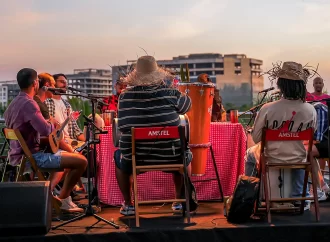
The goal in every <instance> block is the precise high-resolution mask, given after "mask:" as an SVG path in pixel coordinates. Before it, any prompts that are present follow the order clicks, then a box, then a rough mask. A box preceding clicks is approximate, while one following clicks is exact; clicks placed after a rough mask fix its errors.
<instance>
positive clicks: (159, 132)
mask: <svg viewBox="0 0 330 242" xmlns="http://www.w3.org/2000/svg"><path fill="white" fill-rule="evenodd" d="M156 139H157V140H158V139H180V140H181V158H182V163H181V164H164V163H161V164H159V165H144V164H142V165H140V164H139V165H137V162H138V160H137V158H138V157H136V141H137V140H140V141H141V140H156ZM186 149H187V142H186V137H185V127H184V126H181V125H180V126H171V127H150V128H132V166H133V183H134V185H133V191H134V202H135V219H136V227H140V220H139V218H140V217H139V216H140V215H139V214H140V209H139V204H153V203H171V202H185V203H186V209H187V222H188V223H190V208H189V193H188V184H189V183H188V180H187V179H188V172H187V166H186V159H185V151H186ZM148 171H178V172H180V173H183V175H184V186H185V199H171V200H151V201H139V200H138V191H137V175H138V174H139V173H142V172H148Z"/></svg>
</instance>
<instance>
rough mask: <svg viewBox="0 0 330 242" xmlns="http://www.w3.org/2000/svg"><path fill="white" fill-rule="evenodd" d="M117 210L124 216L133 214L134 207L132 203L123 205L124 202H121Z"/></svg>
mask: <svg viewBox="0 0 330 242" xmlns="http://www.w3.org/2000/svg"><path fill="white" fill-rule="evenodd" d="M119 212H120V213H121V214H122V215H125V216H130V215H135V208H134V206H133V205H125V204H123V205H122V206H121V208H120V210H119Z"/></svg>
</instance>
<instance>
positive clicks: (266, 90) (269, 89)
mask: <svg viewBox="0 0 330 242" xmlns="http://www.w3.org/2000/svg"><path fill="white" fill-rule="evenodd" d="M274 89H275V87H270V88H267V89H265V90H262V91H260V92H259V93H263V92H269V91H272V90H274Z"/></svg>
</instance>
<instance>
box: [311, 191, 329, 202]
mask: <svg viewBox="0 0 330 242" xmlns="http://www.w3.org/2000/svg"><path fill="white" fill-rule="evenodd" d="M309 194H310V197H314V196H313V189H312V188H311V189H310V191H309ZM317 197H318V201H319V202H321V201H325V200H327V193H326V192H325V191H323V190H321V189H320V188H317ZM311 202H312V203H313V202H314V200H311Z"/></svg>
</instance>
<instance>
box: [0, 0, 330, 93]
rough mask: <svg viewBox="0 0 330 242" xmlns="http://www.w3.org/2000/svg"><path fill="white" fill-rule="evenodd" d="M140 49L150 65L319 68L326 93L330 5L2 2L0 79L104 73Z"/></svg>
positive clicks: (307, 1) (301, 1)
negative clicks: (191, 61) (236, 60)
mask: <svg viewBox="0 0 330 242" xmlns="http://www.w3.org/2000/svg"><path fill="white" fill-rule="evenodd" d="M139 46H141V47H143V48H144V49H146V50H147V52H148V53H149V54H152V55H153V54H154V55H155V57H156V58H157V59H171V58H172V57H173V56H178V55H185V54H189V53H203V52H216V53H221V54H230V53H244V54H246V55H248V57H253V58H257V59H261V60H263V61H264V65H263V69H264V70H267V69H269V68H270V67H271V64H272V62H277V61H285V60H290V61H296V62H300V63H302V64H307V63H309V65H313V66H316V65H317V64H319V73H320V75H321V76H322V77H323V78H324V79H325V81H326V86H327V88H328V90H329V91H330V1H329V0H276V1H268V0H249V1H247V0H231V1H230V0H199V1H195V0H167V1H151V0H139V1H133V0H126V1H115V0H93V1H92V0H57V1H50V0H34V1H33V0H20V1H19V0H8V1H7V0H2V1H1V5H0V80H11V79H15V76H16V73H17V71H18V70H19V69H21V68H23V67H31V68H35V69H36V70H38V71H46V72H50V73H54V72H63V73H71V72H72V71H73V69H74V68H88V67H92V68H108V64H110V65H116V64H118V63H120V64H124V63H125V62H126V60H128V59H136V57H137V56H141V55H143V54H144V52H143V51H142V50H141V49H140V48H139ZM267 86H269V82H268V81H267V79H265V87H267ZM309 86H310V85H309Z"/></svg>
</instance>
